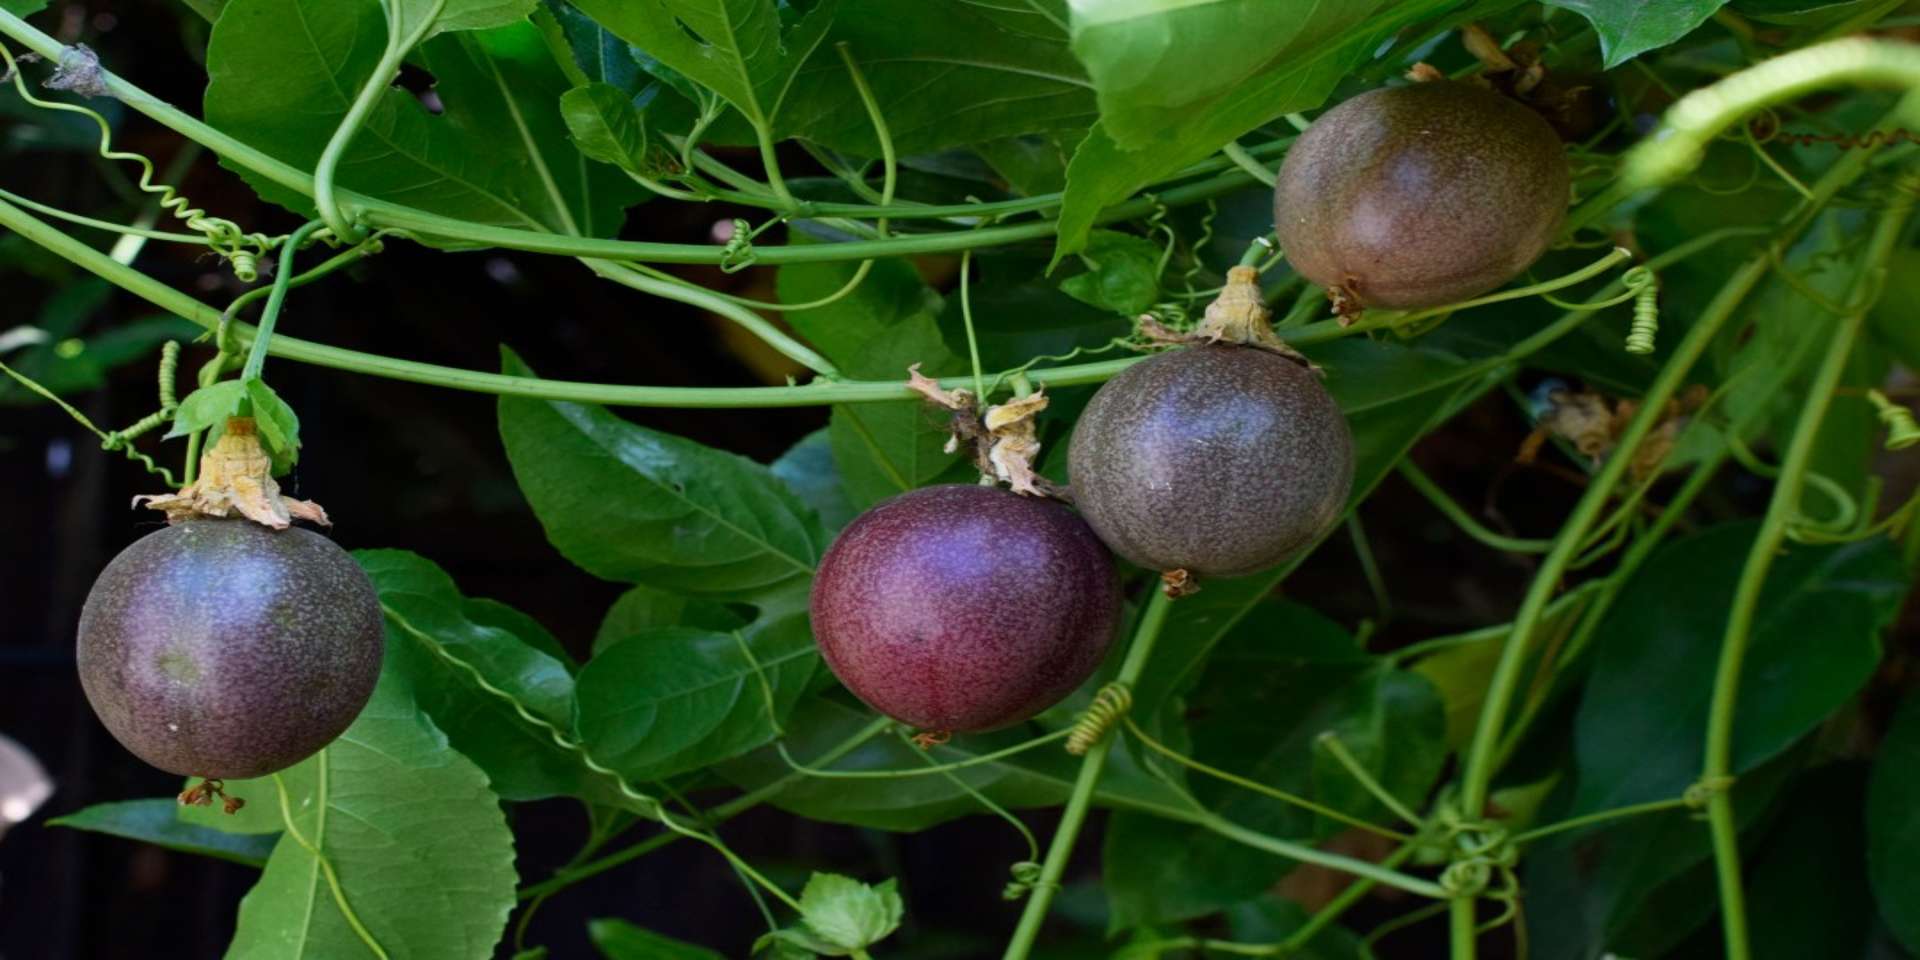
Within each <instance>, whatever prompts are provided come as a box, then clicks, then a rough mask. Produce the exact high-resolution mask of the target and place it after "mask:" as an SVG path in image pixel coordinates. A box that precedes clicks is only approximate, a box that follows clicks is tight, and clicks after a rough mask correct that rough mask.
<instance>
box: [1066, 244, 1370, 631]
mask: <svg viewBox="0 0 1920 960" xmlns="http://www.w3.org/2000/svg"><path fill="white" fill-rule="evenodd" d="M1257 279H1258V275H1257V273H1256V272H1255V271H1254V270H1253V269H1252V268H1250V267H1236V268H1235V269H1234V270H1232V271H1230V273H1229V282H1228V284H1227V286H1226V288H1225V289H1224V290H1222V291H1221V293H1220V296H1219V298H1218V299H1217V300H1215V301H1214V303H1213V305H1211V306H1209V307H1208V309H1207V319H1206V321H1205V322H1203V323H1202V324H1201V325H1200V327H1199V328H1198V329H1196V330H1195V331H1194V332H1193V333H1192V334H1189V335H1186V336H1182V337H1177V338H1175V339H1176V340H1177V341H1178V342H1181V343H1184V344H1185V345H1184V346H1181V347H1180V348H1178V349H1174V350H1169V351H1167V352H1165V353H1162V354H1159V355H1158V356H1155V357H1152V358H1150V359H1148V360H1146V361H1143V362H1141V363H1138V364H1135V365H1134V366H1132V367H1130V368H1128V369H1127V370H1126V371H1125V372H1123V373H1121V374H1120V375H1119V376H1117V377H1115V378H1113V379H1112V380H1110V381H1108V382H1107V383H1106V385H1104V386H1102V387H1101V388H1100V390H1099V392H1098V393H1096V394H1094V397H1093V400H1092V402H1090V403H1089V404H1088V405H1087V409H1086V411H1085V412H1084V413H1082V414H1081V416H1080V421H1079V423H1077V424H1076V425H1075V426H1074V431H1073V440H1072V446H1071V447H1070V449H1069V451H1068V461H1069V463H1068V469H1069V472H1070V474H1071V480H1072V491H1073V498H1074V503H1075V504H1076V505H1077V506H1078V507H1079V508H1080V511H1081V513H1082V514H1084V515H1085V516H1086V518H1087V522H1088V523H1089V524H1091V525H1092V526H1093V529H1094V532H1095V533H1097V534H1099V536H1100V539H1101V540H1103V541H1105V542H1106V544H1107V545H1108V546H1109V547H1111V548H1112V549H1113V551H1114V552H1115V553H1118V554H1119V555H1121V556H1122V557H1125V558H1126V559H1128V560H1131V561H1133V562H1134V563H1136V564H1139V565H1140V566H1143V567H1146V568H1148V569H1151V570H1158V571H1160V572H1161V574H1162V576H1163V577H1164V579H1165V584H1166V588H1167V591H1168V592H1169V593H1172V594H1174V595H1179V594H1182V593H1187V592H1191V591H1192V590H1194V589H1197V586H1196V585H1195V583H1194V579H1195V577H1197V576H1233V575H1237V574H1244V573H1251V572H1253V571H1256V570H1260V569H1263V568H1265V567H1269V566H1272V565H1274V564H1276V563H1280V562H1282V561H1284V560H1286V559H1287V558H1289V557H1292V556H1295V555H1297V554H1299V553H1300V552H1301V551H1302V550H1305V549H1306V548H1307V547H1309V546H1311V545H1312V544H1313V543H1314V542H1315V541H1317V540H1318V539H1319V538H1320V537H1321V536H1322V535H1323V534H1325V532H1326V531H1327V530H1328V529H1329V528H1330V527H1331V526H1332V525H1333V523H1334V522H1335V521H1337V520H1338V519H1339V516H1340V512H1341V510H1342V509H1343V508H1344V507H1345V504H1346V499H1347V493H1348V490H1349V488H1350V487H1351V486H1352V482H1353V435H1352V433H1351V431H1350V430H1349V429H1348V427H1347V421H1346V418H1345V417H1344V416H1343V415H1342V414H1341V412H1340V408H1339V406H1338V405H1337V404H1336V403H1334V400H1333V397H1332V396H1331V395H1329V394H1328V393H1327V391H1326V388H1325V387H1324V386H1322V385H1321V383H1320V378H1319V376H1318V375H1317V373H1316V372H1315V370H1314V368H1313V367H1312V366H1311V365H1310V364H1309V363H1308V362H1307V361H1306V359H1305V358H1304V357H1301V356H1300V355H1299V354H1298V353H1296V352H1295V351H1294V350H1293V349H1292V348H1291V347H1288V346H1287V345H1286V344H1285V343H1284V342H1282V341H1281V340H1280V339H1279V338H1278V337H1275V336H1274V335H1273V332H1272V330H1271V328H1270V327H1269V326H1268V318H1269V316H1270V313H1269V311H1268V310H1267V308H1266V305H1265V303H1264V301H1263V299H1262V298H1261V296H1260V291H1259V286H1258V283H1257ZM1163 339H1166V338H1165V337H1163Z"/></svg>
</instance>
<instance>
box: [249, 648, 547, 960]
mask: <svg viewBox="0 0 1920 960" xmlns="http://www.w3.org/2000/svg"><path fill="white" fill-rule="evenodd" d="M281 780H282V781H283V782H284V783H285V786H286V788H287V793H288V798H287V805H286V815H287V817H288V820H289V826H290V831H298V833H299V835H300V837H299V838H296V837H295V836H294V835H293V834H292V833H291V832H289V833H287V834H283V835H282V836H281V838H280V842H279V843H278V844H277V845H276V846H275V847H274V850H273V856H272V857H271V858H270V859H269V860H268V861H267V867H266V870H265V871H264V872H263V873H262V874H261V875H260V881H259V882H258V883H256V884H255V885H254V887H253V890H252V891H251V892H249V893H248V894H247V896H246V899H244V900H242V901H241V902H240V918H239V924H238V930H237V931H236V932H235V934H234V939H233V944H232V946H231V947H230V948H229V949H228V951H227V956H229V957H232V958H236V960H281V958H309V957H311V958H315V960H319V958H333V957H353V956H362V955H365V954H366V953H367V946H366V944H365V943H364V942H363V941H362V940H361V938H360V936H359V935H358V934H356V933H355V931H354V929H353V927H352V926H351V925H350V924H349V923H348V921H347V919H346V915H345V913H343V912H342V909H341V906H340V904H339V903H338V902H337V901H336V899H335V895H334V893H333V885H332V883H331V882H330V880H329V877H328V875H327V874H328V871H327V869H326V867H323V866H322V862H321V859H320V857H321V856H324V857H325V858H326V863H327V864H328V865H329V866H331V868H332V870H331V872H332V874H333V876H334V877H335V878H337V880H338V883H339V891H340V896H341V897H342V898H343V899H344V900H345V902H346V904H347V906H348V907H349V908H350V909H351V910H352V911H353V913H354V914H355V915H356V916H357V917H358V918H359V920H360V923H361V924H362V925H363V926H364V927H365V928H366V931H367V933H368V934H369V935H370V936H371V937H372V939H373V940H374V941H376V942H378V943H379V944H380V945H381V946H382V947H383V948H384V949H385V950H386V952H387V953H388V955H390V956H395V957H423V958H424V957H432V958H436V960H439V958H446V960H455V958H472V960H487V958H490V957H492V956H493V950H494V945H495V944H496V943H498V942H499V940H500V935H501V933H502V932H503V931H504V930H505V929H506V923H507V914H508V912H509V911H510V910H512V908H513V904H514V882H515V875H514V870H513V834H512V833H510V832H509V831H508V830H507V823H506V818H505V817H504V816H503V815H502V814H501V811H500V800H499V798H498V797H496V796H495V795H494V793H493V791H492V790H490V789H488V787H487V777H486V774H484V773H482V772H481V771H480V768H478V767H476V766H474V765H473V763H472V761H469V760H468V759H467V758H465V757H463V756H461V755H460V754H459V753H456V752H455V751H454V749H453V748H452V747H451V746H450V745H449V744H448V743H447V738H446V737H445V736H444V735H442V734H441V733H440V731H439V730H438V729H436V728H435V727H434V725H433V722H432V721H431V720H429V719H428V718H427V715H426V714H425V713H423V712H422V711H421V710H420V708H419V707H418V706H416V705H415V704H414V702H413V698H412V697H411V696H410V695H409V691H408V689H407V684H406V679H405V677H403V676H402V675H400V674H398V673H396V672H394V671H393V670H388V671H387V672H386V673H384V674H382V676H381V680H380V685H379V687H378V688H376V689H375V690H374V694H373V699H372V700H371V701H370V702H369V703H368V704H367V707H366V709H365V710H364V711H362V712H361V714H360V718H359V719H358V720H356V721H354V724H353V726H351V727H349V728H347V732H346V733H344V734H341V736H340V739H338V740H336V741H334V742H333V744H332V745H331V746H328V747H327V748H326V749H325V750H322V751H321V752H320V753H319V754H317V755H316V756H315V758H314V759H313V760H312V761H311V762H309V763H307V764H303V765H301V766H299V767H296V768H294V770H292V771H288V772H287V773H286V774H283V775H282V776H281ZM255 783H256V786H265V783H264V782H262V781H256V782H255ZM256 793H257V795H256V796H254V797H252V798H251V799H252V801H253V802H255V803H262V804H268V805H272V804H276V803H278V802H279V801H278V798H277V797H276V793H277V791H275V790H274V789H273V788H272V787H267V788H266V789H265V790H264V791H258V790H257V791H256ZM301 838H304V839H305V840H306V844H302V843H301V842H299V840H300V839H301ZM308 844H310V845H311V846H312V847H313V849H314V850H317V851H318V853H319V855H320V856H316V855H315V853H314V852H312V851H310V850H309V848H308V846H307V845H308Z"/></svg>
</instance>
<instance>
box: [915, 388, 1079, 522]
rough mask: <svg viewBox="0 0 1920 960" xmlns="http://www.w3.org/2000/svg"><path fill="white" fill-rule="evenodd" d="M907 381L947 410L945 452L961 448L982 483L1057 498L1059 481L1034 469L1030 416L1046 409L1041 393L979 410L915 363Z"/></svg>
mask: <svg viewBox="0 0 1920 960" xmlns="http://www.w3.org/2000/svg"><path fill="white" fill-rule="evenodd" d="M907 385H908V386H910V387H912V388H913V389H915V390H917V391H919V392H920V393H921V395H923V396H925V397H926V398H927V399H928V400H929V401H931V402H932V403H933V404H935V405H936V406H940V407H943V408H945V409H947V410H950V411H952V414H953V415H952V417H951V418H950V419H949V420H948V422H947V431H948V433H949V436H948V438H947V445H946V451H947V452H948V453H955V452H958V451H959V450H960V449H962V448H963V447H964V448H965V449H966V450H967V452H968V454H969V455H970V456H971V457H972V458H973V464H974V466H975V467H977V468H979V470H980V476H981V478H982V482H996V481H997V482H1000V483H1005V484H1007V485H1008V486H1009V487H1011V488H1012V489H1013V492H1015V493H1020V494H1025V495H1027V496H1033V497H1054V498H1056V499H1058V498H1060V497H1061V494H1062V491H1061V490H1060V488H1059V487H1058V485H1056V484H1055V483H1054V482H1053V481H1051V480H1048V479H1047V478H1046V477H1043V476H1041V475H1040V474H1039V473H1038V472H1036V471H1035V470H1034V469H1033V464H1034V461H1035V460H1038V459H1039V457H1040V435H1039V430H1038V429H1037V427H1036V426H1035V424H1034V418H1035V417H1037V416H1039V415H1040V412H1041V411H1042V410H1045V409H1047V395H1046V391H1044V390H1040V391H1036V392H1034V393H1030V394H1026V395H1024V396H1018V397H1015V398H1013V399H1012V400H1009V401H1007V402H1006V403H1002V404H995V405H993V406H990V407H987V408H986V409H985V410H981V409H980V406H979V403H978V402H977V401H976V400H975V398H974V396H973V394H972V393H971V392H969V391H966V390H946V389H943V388H941V386H940V381H938V380H935V379H933V378H931V377H928V376H925V375H924V374H922V373H921V372H920V365H919V364H917V363H916V364H914V365H913V366H911V367H908V368H907Z"/></svg>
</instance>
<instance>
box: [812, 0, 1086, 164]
mask: <svg viewBox="0 0 1920 960" xmlns="http://www.w3.org/2000/svg"><path fill="white" fill-rule="evenodd" d="M1063 6H1064V4H1062V3H1059V2H1058V0H1048V2H1045V3H1038V2H1036V3H1013V4H986V3H978V2H973V0H916V2H915V3H913V4H911V5H910V6H902V5H901V4H900V3H899V2H897V0H844V2H842V3H841V4H840V6H839V12H838V16H837V18H836V20H835V23H834V26H833V30H832V33H831V34H830V36H829V37H828V40H829V42H830V43H834V44H839V43H844V44H846V45H847V50H848V53H849V54H850V55H851V56H852V57H853V59H854V60H855V62H857V63H858V64H859V65H860V72H861V73H862V74H863V75H864V76H865V77H866V79H867V83H868V85H869V86H870V87H871V88H872V90H873V96H874V99H875V100H876V101H877V102H878V104H879V106H880V110H881V112H882V114H883V115H884V116H885V117H886V120H887V130H888V133H889V134H890V135H891V137H892V139H893V142H894V146H895V148H896V149H898V150H900V151H901V152H903V153H924V152H928V151H933V150H938V149H942V148H945V147H952V146H960V145H966V144H973V143H979V142H982V141H987V140H993V139H996V138H1000V137H1010V136H1014V135H1016V134H1027V133H1044V132H1056V131H1057V132H1059V133H1061V134H1063V135H1068V136H1072V137H1076V138H1077V137H1078V136H1079V131H1081V130H1084V129H1086V126H1087V125H1088V124H1090V123H1092V122H1093V120H1094V116H1095V112H1096V111H1095V107H1094V96H1093V89H1092V86H1091V84H1089V83H1088V82H1087V77H1086V73H1085V71H1084V70H1083V69H1082V68H1081V66H1080V64H1079V62H1078V61H1076V60H1075V59H1074V57H1073V54H1072V53H1071V52H1069V51H1068V49H1067V37H1066V32H1065V30H1064V29H1063V28H1062V27H1063V24H1064V10H1062V9H1061V7H1063ZM858 103H859V98H858V95H857V94H856V93H855V90H854V87H853V82H852V80H851V78H850V76H849V74H848V73H847V68H846V64H845V63H843V62H842V61H841V59H840V58H839V57H837V56H833V55H832V51H831V50H823V51H822V53H821V54H820V55H818V56H815V57H814V58H813V59H812V60H810V61H808V62H807V64H806V65H805V66H803V67H802V68H801V69H800V72H799V74H798V75H797V76H795V77H794V81H793V89H792V92H791V93H790V94H789V95H788V97H787V101H786V105H785V109H784V110H783V112H782V114H781V117H780V127H781V129H782V130H783V131H785V132H787V133H789V134H791V135H794V136H800V137H804V138H806V139H808V140H813V141H816V142H819V143H824V144H827V145H829V146H831V147H834V148H835V149H838V150H845V151H848V152H851V153H855V154H858V155H860V156H866V157H877V156H879V155H880V150H879V143H878V142H877V140H876V139H875V137H874V133H873V124H872V123H871V122H870V121H869V120H868V118H867V114H866V111H864V110H861V109H859V108H858V107H857V104H858Z"/></svg>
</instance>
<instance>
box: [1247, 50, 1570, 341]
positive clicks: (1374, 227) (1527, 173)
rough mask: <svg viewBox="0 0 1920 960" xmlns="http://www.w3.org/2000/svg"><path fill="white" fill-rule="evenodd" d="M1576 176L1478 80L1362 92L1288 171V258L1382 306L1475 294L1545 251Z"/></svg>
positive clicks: (1280, 182) (1320, 124) (1296, 148)
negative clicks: (1474, 82)
mask: <svg viewBox="0 0 1920 960" xmlns="http://www.w3.org/2000/svg"><path fill="white" fill-rule="evenodd" d="M1568 180H1569V173H1568V169H1567V160H1566V154H1565V152H1564V150H1563V148H1562V146H1561V143H1560V137H1559V135H1558V134H1556V133H1554V132H1553V127H1552V126H1551V125H1550V124H1548V123H1547V121H1546V120H1544V119H1542V118H1541V117H1540V115H1539V114H1537V113H1534V112H1533V111H1532V110H1529V109H1527V108H1526V107H1524V106H1522V105H1520V104H1519V103H1517V102H1515V101H1513V100H1510V99H1508V98H1506V97H1503V96H1501V95H1499V94H1497V93H1493V92H1492V91H1489V90H1483V89H1481V88H1479V87H1476V86H1474V85H1472V84H1468V83H1460V82H1455V81H1433V82H1429V83H1416V84H1412V85H1411V86H1405V87H1389V88H1384V89H1380V90H1371V91H1368V92H1367V93H1363V94H1360V95H1359V96H1357V97H1354V98H1352V99H1350V100H1347V101H1346V102H1344V103H1342V104H1340V105H1339V106H1337V107H1334V108H1333V109H1332V110H1329V111H1327V112H1326V113H1325V114H1322V115H1321V116H1320V117H1319V118H1317V119H1315V120H1314V122H1313V125H1312V126H1310V127H1308V128H1307V131H1306V132H1305V133H1303V134H1301V135H1300V139H1299V140H1297V141H1295V142H1294V145H1293V148H1292V149H1290V150H1288V151H1287V159H1286V161H1285V162H1284V163H1282V164H1281V166H1280V174H1279V177H1278V179H1277V181H1276V183H1275V188H1274V204H1273V205H1274V210H1273V220H1274V225H1275V228H1276V229H1277V230H1278V231H1279V237H1280V246H1281V248H1282V249H1284V250H1286V252H1287V262H1288V263H1289V264H1291V265H1292V266H1293V268H1294V269H1295V270H1297V271H1299V272H1300V274H1301V275H1302V276H1304V277H1306V278H1307V279H1309V280H1311V281H1313V282H1314V283H1317V284H1319V285H1320V286H1323V287H1334V286H1341V287H1345V288H1347V292H1348V293H1350V294H1352V295H1354V296H1355V297H1357V298H1358V299H1359V300H1360V302H1361V303H1362V304H1364V305H1365V306H1369V307H1393V308H1413V307H1430V306H1437V305H1439V304H1443V303H1454V302H1457V301H1460V300H1465V299H1468V298H1469V297H1473V296H1476V295H1479V294H1482V293H1485V292H1487V291H1488V290H1491V289H1493V288H1494V287H1497V286H1499V285H1500V284H1502V283H1505V282H1507V281H1508V280H1510V279H1512V278H1513V277H1515V276H1517V275H1519V273H1520V271H1522V270H1525V269H1526V268H1527V265H1528V264H1531V263H1532V262H1533V261H1535V260H1537V259H1539V257H1540V254H1542V253H1544V252H1545V251H1546V249H1547V245H1548V244H1550V243H1552V242H1553V238H1554V237H1555V236H1557V235H1558V234H1559V231H1560V222H1561V220H1562V219H1564V217H1565V215H1566V211H1567V190H1568Z"/></svg>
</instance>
